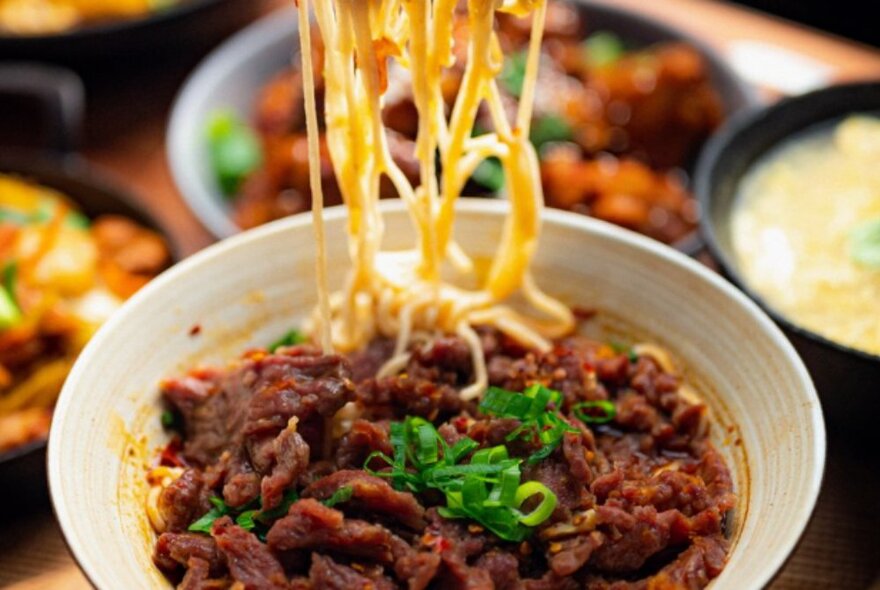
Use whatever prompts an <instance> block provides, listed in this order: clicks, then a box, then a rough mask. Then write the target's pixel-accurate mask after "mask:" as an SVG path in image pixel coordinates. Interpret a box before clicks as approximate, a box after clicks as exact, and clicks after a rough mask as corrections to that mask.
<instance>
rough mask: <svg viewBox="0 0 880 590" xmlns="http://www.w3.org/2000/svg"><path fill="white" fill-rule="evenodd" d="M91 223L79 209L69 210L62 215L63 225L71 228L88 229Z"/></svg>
mask: <svg viewBox="0 0 880 590" xmlns="http://www.w3.org/2000/svg"><path fill="white" fill-rule="evenodd" d="M91 223H92V222H91V221H89V218H88V217H86V216H85V215H83V214H82V213H80V212H79V211H70V212H68V213H67V215H66V216H65V217H64V226H65V227H69V228H71V229H88V228H89V226H90V225H91Z"/></svg>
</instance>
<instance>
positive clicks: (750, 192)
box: [695, 83, 880, 436]
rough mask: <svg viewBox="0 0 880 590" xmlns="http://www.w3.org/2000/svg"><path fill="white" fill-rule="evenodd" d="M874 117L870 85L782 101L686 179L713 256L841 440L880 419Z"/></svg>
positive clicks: (754, 117)
mask: <svg viewBox="0 0 880 590" xmlns="http://www.w3.org/2000/svg"><path fill="white" fill-rule="evenodd" d="M878 116H880V83H860V84H852V85H844V86H835V87H831V88H827V89H824V90H819V91H815V92H812V93H809V94H806V95H802V96H798V97H795V98H789V99H786V100H783V101H781V102H779V103H777V104H775V105H773V106H770V107H767V108H766V109H764V110H761V111H759V112H755V113H752V114H747V115H743V116H741V117H738V118H736V119H735V120H733V121H732V122H731V123H730V124H729V125H728V126H727V127H726V128H725V129H724V130H722V131H721V132H720V133H719V134H718V135H717V136H716V137H715V138H713V139H712V140H711V141H710V143H709V145H708V146H707V149H706V151H705V152H704V155H703V157H702V158H701V160H700V162H699V165H698V167H697V172H696V177H695V187H696V191H697V194H698V196H699V198H700V201H701V204H702V207H703V210H704V212H705V215H704V217H703V226H702V229H703V232H704V234H705V236H706V239H707V242H708V245H709V247H710V249H711V251H712V253H713V255H714V256H715V257H716V258H717V259H718V260H719V261H720V263H721V264H722V266H723V268H724V271H725V272H726V274H727V275H728V276H729V277H730V278H731V279H732V280H733V281H734V282H735V283H736V284H737V285H738V286H739V287H741V288H742V289H743V290H745V291H746V292H747V293H749V294H750V295H751V296H752V297H753V298H754V299H755V300H757V301H758V302H759V303H760V304H761V305H762V306H763V307H764V308H765V309H766V310H767V311H768V312H769V313H770V314H771V315H772V316H773V317H774V319H775V320H776V321H777V322H778V323H779V324H780V325H781V326H782V327H783V328H784V330H785V331H786V333H787V335H788V336H789V338H790V339H791V340H792V342H793V343H794V344H795V346H796V348H797V349H798V351H799V352H800V354H801V356H802V357H803V358H804V360H805V362H806V363H807V366H808V367H809V369H810V371H811V373H812V376H813V379H814V380H815V382H816V385H817V388H818V389H819V392H820V394H821V395H822V397H823V406H824V408H825V411H826V413H827V415H828V418H829V421H830V425H831V427H832V429H836V430H837V431H838V432H841V433H842V432H846V433H848V434H849V435H850V436H851V435H853V434H861V435H866V434H867V433H868V432H869V430H868V429H869V428H870V427H871V426H872V422H873V417H874V416H876V414H877V411H878V410H880V397H878V396H877V392H876V384H877V383H878V382H880V355H878V354H877V353H878V345H877V339H878V335H880V324H878V321H880V320H878V315H877V298H876V294H877V292H878V289H880V270H878V264H876V263H877V262H880V261H878V259H877V258H876V257H877V255H878V254H877V253H878V251H880V228H878V227H877V226H878V223H880V222H878V217H880V192H878V172H877V157H878V152H880V149H878V146H880V123H878V119H877V117H878ZM755 248H759V249H760V250H761V256H760V260H758V259H756V258H755V257H753V256H752V255H751V254H750V252H752V251H753V250H754V249H755ZM768 275H769V277H768Z"/></svg>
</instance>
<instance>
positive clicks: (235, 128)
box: [207, 110, 263, 195]
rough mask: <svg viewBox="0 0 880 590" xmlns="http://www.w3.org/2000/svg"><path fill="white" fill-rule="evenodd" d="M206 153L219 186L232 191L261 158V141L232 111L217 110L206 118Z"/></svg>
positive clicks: (226, 190)
mask: <svg viewBox="0 0 880 590" xmlns="http://www.w3.org/2000/svg"><path fill="white" fill-rule="evenodd" d="M207 139H208V154H209V157H210V162H211V167H212V168H213V170H214V173H215V175H216V176H217V180H218V182H219V183H220V188H221V189H222V190H223V193H224V194H226V195H232V194H234V193H235V192H236V191H237V190H238V189H239V187H240V186H241V183H242V181H243V180H244V179H245V178H246V177H247V176H248V175H249V174H250V173H251V172H253V171H254V170H256V169H257V168H258V167H259V166H260V164H262V161H263V150H262V147H261V145H260V140H259V138H258V137H257V136H256V134H255V133H254V132H253V130H252V129H251V128H250V127H249V126H248V125H247V123H245V122H244V121H242V120H241V119H240V118H239V117H238V116H237V115H236V114H235V113H233V112H232V111H229V110H224V111H218V112H216V113H214V114H213V115H212V116H211V118H210V119H209V120H208V125H207Z"/></svg>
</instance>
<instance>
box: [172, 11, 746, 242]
mask: <svg viewBox="0 0 880 590" xmlns="http://www.w3.org/2000/svg"><path fill="white" fill-rule="evenodd" d="M500 27H501V39H502V43H504V44H505V45H506V46H507V47H508V48H509V49H510V50H512V51H514V54H513V56H512V58H510V59H508V61H507V63H506V64H505V69H506V72H505V75H504V77H503V84H502V88H501V90H502V92H503V93H504V94H505V97H506V100H507V101H508V102H510V103H511V104H513V103H515V101H516V97H517V81H518V80H519V79H521V76H522V67H523V63H521V62H522V59H520V58H519V54H517V53H516V52H515V50H516V49H518V48H521V47H522V44H523V43H524V42H525V37H524V36H523V35H522V30H521V24H519V23H517V22H516V21H515V20H514V19H511V20H508V21H506V22H503V23H501V25H500ZM464 29H465V27H463V26H459V28H458V30H457V34H460V35H464V34H466V31H465V30H464ZM294 41H295V15H294V14H293V12H291V11H281V12H279V13H277V14H276V15H273V16H272V17H270V18H267V19H266V20H264V21H262V22H259V23H257V24H254V25H253V26H252V27H251V28H249V29H248V30H246V31H243V32H242V33H240V34H239V35H237V36H236V37H235V38H233V39H232V40H230V41H229V42H227V43H226V44H225V45H224V46H223V47H221V48H220V49H218V50H217V52H215V53H214V54H213V55H212V56H210V58H209V59H208V60H206V61H205V62H204V63H203V64H202V65H201V66H200V67H199V69H198V70H197V72H196V73H195V74H194V75H193V76H192V77H191V78H190V80H189V81H188V82H187V84H186V86H185V88H184V90H183V91H182V93H181V95H180V97H179V99H178V101H177V103H176V105H175V108H174V112H173V115H172V118H171V122H170V126H169V133H168V150H169V158H170V164H171V167H172V171H173V174H174V178H175V181H176V183H177V185H178V188H179V189H180V191H181V193H182V194H183V196H184V198H185V199H186V200H187V201H188V203H189V204H190V206H191V208H192V209H193V210H194V211H195V213H196V214H197V215H198V216H199V217H200V219H201V220H202V222H203V223H204V224H205V225H206V226H207V227H208V228H209V229H210V230H211V231H212V232H213V233H214V234H215V235H217V236H219V237H223V236H228V235H231V234H233V233H235V232H237V231H239V230H240V228H247V227H253V226H256V225H259V224H261V223H265V222H266V221H270V220H272V219H276V218H279V217H283V216H285V215H290V214H293V213H298V212H301V211H304V210H308V208H309V206H310V199H309V188H308V173H307V165H306V164H307V161H306V158H305V134H304V131H303V121H302V115H301V106H300V98H301V96H300V94H301V93H300V81H299V72H298V71H297V69H296V68H295V67H292V66H291V56H290V47H291V46H292V45H291V44H292V43H294ZM320 50H321V48H320V47H316V48H315V51H316V52H320ZM461 59H463V56H461ZM543 65H544V71H545V74H542V76H543V77H544V78H543V79H542V81H541V84H542V88H543V89H544V90H545V91H544V92H542V93H541V96H540V97H539V101H538V105H537V111H536V123H535V126H534V130H533V133H532V140H533V142H534V143H536V144H537V145H538V146H539V147H540V148H541V154H542V162H543V163H542V176H543V179H544V186H545V194H546V198H547V201H548V203H549V204H550V205H551V206H555V207H559V208H564V209H569V210H572V211H576V212H581V213H586V214H591V215H594V216H597V217H600V218H603V219H606V220H609V221H612V222H615V223H618V224H620V225H623V226H624V227H628V228H630V229H634V230H636V231H639V232H641V233H644V234H646V235H649V236H651V237H654V238H656V239H659V240H661V241H664V242H666V243H671V244H674V245H676V246H677V247H679V248H680V249H683V250H685V251H689V252H693V251H695V250H696V249H697V245H698V241H697V240H695V232H694V228H695V227H696V224H697V221H698V208H697V207H696V204H695V202H694V201H693V200H692V199H691V197H690V193H689V189H688V177H687V170H689V168H690V164H691V162H692V160H693V158H694V157H695V155H696V152H697V150H698V149H699V147H700V146H701V145H702V143H703V141H704V140H705V138H706V137H708V135H709V134H711V133H712V131H714V129H715V128H716V127H717V126H718V125H719V124H720V123H721V122H722V121H723V120H724V119H725V118H726V117H727V116H729V115H730V114H731V113H733V112H736V111H737V110H739V109H740V108H743V107H745V106H748V105H750V104H753V102H754V96H753V94H752V92H751V90H750V89H749V88H748V87H746V85H745V84H744V83H742V82H740V81H739V80H738V79H737V78H736V76H735V75H734V74H732V73H731V72H730V70H728V69H727V67H726V66H725V65H724V64H723V61H722V60H721V59H719V58H718V57H717V56H716V55H715V54H714V53H712V52H711V51H709V50H708V49H706V48H705V47H703V46H702V45H701V44H700V43H698V42H696V41H695V40H693V39H690V38H689V37H687V36H686V35H684V34H682V33H680V32H677V31H675V30H672V29H670V28H668V27H666V26H664V25H662V24H659V23H657V22H655V21H652V20H649V19H645V18H644V17H641V16H639V15H636V14H632V13H630V12H626V11H623V10H619V9H616V8H613V7H609V6H607V5H603V4H594V3H591V2H576V3H564V2H554V3H553V4H552V5H551V10H550V15H549V17H548V34H547V39H546V42H545V55H544V64H543ZM457 74H458V75H460V73H459V72H456V71H453V72H452V73H451V74H450V76H448V78H447V82H448V88H449V90H448V93H447V100H448V101H451V100H452V98H453V97H454V95H455V93H456V92H457V87H458V79H457V78H456V75H457ZM395 75H396V74H395V72H394V71H393V70H392V71H391V72H390V73H389V84H390V86H389V92H388V94H386V100H387V107H386V121H387V122H388V124H389V125H390V126H391V127H392V128H393V129H394V130H395V131H396V135H395V136H394V145H392V146H391V147H392V151H393V153H394V154H395V157H396V159H398V161H399V163H400V164H401V167H402V168H403V170H404V171H407V170H410V171H412V172H413V173H415V172H416V171H417V168H416V167H415V166H413V165H412V164H414V162H412V161H410V160H411V155H410V154H411V152H412V149H411V148H412V143H411V142H412V138H413V137H414V133H415V130H414V129H413V128H412V127H413V125H412V122H413V120H414V116H413V115H414V107H413V105H412V102H411V100H410V99H409V97H407V96H405V95H402V94H400V93H398V92H396V91H395V81H394V77H395ZM398 95H399V96H398ZM502 187H503V174H502V172H501V170H500V166H498V165H497V164H496V163H494V162H492V161H488V162H485V163H484V164H483V165H482V166H481V167H480V168H479V169H478V171H477V173H476V174H475V175H474V177H473V179H472V181H471V183H470V186H469V190H468V192H469V194H475V195H480V194H482V195H491V194H493V193H494V192H498V191H502V190H503V188H502ZM324 188H325V191H326V193H327V194H328V197H329V202H330V203H333V202H334V196H336V197H337V198H338V191H336V190H335V186H334V183H333V179H332V174H331V173H330V169H329V166H328V167H327V170H326V174H325V179H324ZM389 189H390V187H389ZM388 192H389V194H391V193H393V191H392V190H389V191H388Z"/></svg>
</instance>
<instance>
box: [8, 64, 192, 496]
mask: <svg viewBox="0 0 880 590" xmlns="http://www.w3.org/2000/svg"><path fill="white" fill-rule="evenodd" d="M11 97H16V98H17V99H19V100H26V101H30V102H33V103H35V104H37V105H38V107H39V110H40V111H42V114H43V116H44V119H45V125H46V127H47V131H48V133H46V137H47V140H46V144H47V145H46V147H45V149H44V150H43V151H41V152H39V153H38V152H33V151H25V150H21V149H16V150H5V151H4V150H0V279H2V280H0V499H6V498H8V497H12V498H15V500H16V504H15V505H20V504H21V503H30V502H34V501H37V500H39V498H41V497H44V496H45V471H44V462H45V445H46V436H47V434H48V429H49V422H50V420H51V413H52V408H53V406H54V403H55V398H56V396H57V395H58V392H59V391H60V389H61V386H62V384H63V381H64V379H65V377H66V375H67V372H68V371H69V369H70V366H71V365H72V364H73V361H74V360H75V358H76V356H77V355H78V353H79V351H80V350H81V349H82V347H83V346H84V345H85V343H86V342H87V341H88V339H89V338H90V336H91V335H92V333H93V332H94V331H95V330H96V329H97V327H98V326H100V324H102V323H103V321H104V320H106V319H107V318H108V317H109V316H110V315H111V314H112V313H113V312H115V310H116V309H117V308H118V307H119V306H121V304H122V302H123V301H124V300H125V299H127V298H128V297H129V296H130V295H132V294H133V293H134V292H135V291H136V290H138V289H139V288H140V287H141V286H142V285H143V284H145V283H146V282H147V281H148V280H149V279H150V278H152V277H153V276H155V275H156V274H158V273H159V272H161V271H162V270H163V269H164V268H166V267H167V266H169V265H170V264H171V263H172V261H173V260H174V259H176V258H177V251H176V248H175V246H174V243H173V241H172V239H171V237H170V235H169V234H168V233H167V232H166V231H164V230H163V228H162V227H161V226H160V225H159V224H158V223H157V222H156V220H155V219H154V218H153V217H152V216H151V215H150V214H149V213H148V212H147V211H146V210H145V209H143V208H142V207H141V206H139V205H138V204H137V201H136V200H135V199H134V198H133V197H131V196H130V195H129V194H128V193H127V192H126V191H125V190H123V189H121V188H119V186H118V185H117V184H116V183H115V182H114V181H111V180H109V179H107V178H106V177H105V176H104V175H103V174H101V173H99V172H97V171H96V170H94V169H92V168H90V167H89V166H87V165H86V164H85V163H84V162H83V161H82V160H80V159H79V158H78V157H77V156H76V155H75V154H74V153H73V152H72V151H71V150H72V148H73V147H74V146H75V145H76V142H77V135H78V127H79V122H80V119H81V117H82V110H83V93H82V87H81V85H80V83H79V80H78V79H77V77H76V76H75V75H73V74H72V73H71V72H69V71H66V70H63V69H60V68H54V67H53V68H50V67H46V66H34V65H32V64H18V65H9V64H7V65H0V101H2V100H6V99H7V98H11ZM33 131H34V132H35V133H36V132H37V130H33ZM13 484H14V485H13Z"/></svg>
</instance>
